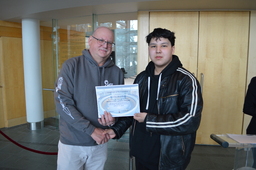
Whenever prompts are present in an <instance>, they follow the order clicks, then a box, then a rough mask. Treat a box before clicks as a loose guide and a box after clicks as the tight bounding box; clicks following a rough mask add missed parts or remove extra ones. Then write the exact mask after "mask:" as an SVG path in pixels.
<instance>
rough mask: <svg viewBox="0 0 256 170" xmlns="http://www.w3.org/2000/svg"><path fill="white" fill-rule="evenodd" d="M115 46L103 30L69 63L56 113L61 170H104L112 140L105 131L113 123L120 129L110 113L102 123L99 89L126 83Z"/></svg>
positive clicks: (59, 81) (61, 80)
mask: <svg viewBox="0 0 256 170" xmlns="http://www.w3.org/2000/svg"><path fill="white" fill-rule="evenodd" d="M113 42H114V35H113V32H112V31H111V30H110V29H108V28H106V27H99V28H97V29H96V30H95V32H94V33H93V35H92V36H90V38H89V46H90V48H89V50H84V51H83V54H82V55H81V56H78V57H73V58H70V59H68V60H67V61H66V62H65V63H64V64H63V66H62V69H61V71H60V74H59V76H58V79H57V82H56V90H55V103H56V110H57V112H58V113H59V115H60V119H59V131H60V141H59V146H58V147H59V150H58V160H57V169H58V170H83V169H86V170H95V169H97V170H103V168H104V164H105V161H106V159H107V145H106V144H105V143H106V142H107V141H108V140H109V139H110V136H109V135H108V134H106V133H104V129H106V128H108V126H109V125H112V124H113V123H116V125H115V126H118V125H119V122H113V121H114V119H113V118H111V117H109V113H105V116H102V118H101V119H100V120H99V121H98V111H97V102H96V92H95V86H104V85H119V84H123V83H124V78H123V72H122V71H121V70H120V69H119V68H118V67H117V66H116V65H114V63H113V61H112V60H111V59H110V58H109V56H110V54H111V52H112V45H113V44H114V43H113ZM121 120H122V119H120V121H121ZM99 122H100V123H99ZM123 123H125V122H122V123H121V124H122V125H123ZM128 123H129V124H131V122H128ZM122 127H125V126H122ZM122 127H120V128H122ZM120 128H118V129H120ZM125 130H126V129H125ZM125 130H124V131H125Z"/></svg>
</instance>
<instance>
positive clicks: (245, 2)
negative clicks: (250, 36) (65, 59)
mask: <svg viewBox="0 0 256 170" xmlns="http://www.w3.org/2000/svg"><path fill="white" fill-rule="evenodd" d="M156 10H161V11H163V10H172V11H206V10H211V11H214V10H218V11H219V10H222V11H226V10H229V11H230V10H232V11H248V10H249V11H252V10H256V0H0V20H3V21H11V22H21V20H22V19H23V18H32V19H38V20H40V21H41V22H45V23H47V22H51V20H52V19H67V18H76V17H81V16H91V15H92V14H98V15H101V14H116V13H132V12H134V13H136V12H137V11H156Z"/></svg>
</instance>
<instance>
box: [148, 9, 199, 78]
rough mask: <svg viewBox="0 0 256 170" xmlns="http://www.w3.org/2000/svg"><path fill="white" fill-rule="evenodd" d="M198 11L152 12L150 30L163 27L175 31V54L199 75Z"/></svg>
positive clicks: (184, 65)
mask: <svg viewBox="0 0 256 170" xmlns="http://www.w3.org/2000/svg"><path fill="white" fill-rule="evenodd" d="M198 15H199V13H198V12H150V32H152V31H153V30H154V28H157V27H161V28H166V29H169V30H170V31H173V32H175V36H176V40H175V54H176V55H177V56H178V57H179V58H180V60H181V63H182V64H183V67H185V68H186V69H188V70H189V71H191V72H192V73H194V74H195V75H197V51H198V49H197V47H198Z"/></svg>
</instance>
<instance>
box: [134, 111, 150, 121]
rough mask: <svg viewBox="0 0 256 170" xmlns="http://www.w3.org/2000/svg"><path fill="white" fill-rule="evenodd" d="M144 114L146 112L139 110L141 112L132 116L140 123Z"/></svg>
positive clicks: (144, 116)
mask: <svg viewBox="0 0 256 170" xmlns="http://www.w3.org/2000/svg"><path fill="white" fill-rule="evenodd" d="M146 116H147V113H145V112H141V113H135V114H134V116H133V118H134V119H135V120H137V121H138V122H140V123H141V122H144V120H145V118H146Z"/></svg>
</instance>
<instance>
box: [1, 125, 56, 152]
mask: <svg viewBox="0 0 256 170" xmlns="http://www.w3.org/2000/svg"><path fill="white" fill-rule="evenodd" d="M0 133H1V134H2V135H3V136H4V137H5V138H6V139H8V140H9V141H11V142H12V143H14V144H15V145H17V146H19V147H21V148H23V149H26V150H28V151H31V152H35V153H39V154H44V155H57V154H58V152H43V151H38V150H35V149H31V148H28V147H26V146H23V145H21V144H19V143H17V142H16V141H14V140H13V139H11V138H10V137H9V136H7V135H6V134H5V133H4V132H2V131H1V130H0Z"/></svg>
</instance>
